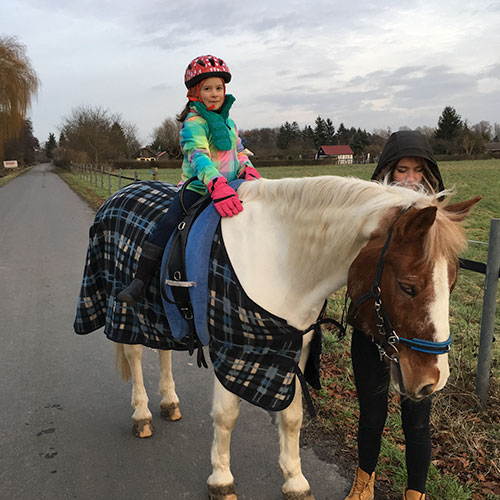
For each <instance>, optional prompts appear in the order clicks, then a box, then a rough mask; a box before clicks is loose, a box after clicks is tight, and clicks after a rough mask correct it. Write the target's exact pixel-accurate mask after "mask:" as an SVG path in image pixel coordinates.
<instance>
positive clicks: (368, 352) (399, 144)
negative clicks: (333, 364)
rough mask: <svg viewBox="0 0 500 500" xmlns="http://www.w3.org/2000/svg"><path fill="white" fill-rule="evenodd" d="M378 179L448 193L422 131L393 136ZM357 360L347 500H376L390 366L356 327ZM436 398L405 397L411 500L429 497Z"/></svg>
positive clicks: (354, 360)
mask: <svg viewBox="0 0 500 500" xmlns="http://www.w3.org/2000/svg"><path fill="white" fill-rule="evenodd" d="M372 180H375V181H383V180H387V181H389V182H394V183H397V184H401V185H404V186H407V187H409V188H411V189H415V188H417V187H419V186H423V187H424V188H425V189H426V190H428V191H429V192H440V191H442V190H443V189H444V186H443V180H442V178H441V174H440V172H439V168H438V166H437V163H436V160H435V158H434V154H433V152H432V149H431V147H430V144H429V142H428V141H427V140H426V139H425V137H423V136H422V135H421V134H419V133H418V132H413V131H401V132H395V133H393V134H392V135H391V136H390V137H389V139H388V141H387V143H386V145H385V146H384V150H383V151H382V154H381V156H380V158H379V162H378V165H377V168H376V169H375V171H374V173H373V176H372ZM351 358H352V365H353V370H354V378H355V383H356V390H357V394H358V400H359V407H360V416H359V426H358V460H359V462H358V467H357V468H356V475H355V479H354V484H353V486H352V489H351V491H350V493H349V495H348V496H347V497H346V500H373V499H374V480H375V472H374V471H375V467H376V465H377V461H378V456H379V453H380V444H381V439H382V431H383V429H384V426H385V420H386V418H387V401H388V392H389V382H390V373H389V366H388V365H387V363H386V362H385V361H384V360H381V359H380V355H379V351H378V348H377V346H376V345H375V344H374V343H373V342H372V340H371V338H369V337H368V336H367V335H365V334H364V333H363V332H361V331H360V330H357V329H354V331H353V334H352V343H351ZM430 411H431V398H425V399H424V400H422V401H419V402H414V401H411V400H410V399H408V398H401V419H402V424H403V431H404V435H405V443H406V469H407V472H408V482H407V488H405V489H404V492H403V498H404V499H405V500H423V499H425V483H426V481H427V473H428V470H429V465H430V460H431V441H430V427H429V419H430Z"/></svg>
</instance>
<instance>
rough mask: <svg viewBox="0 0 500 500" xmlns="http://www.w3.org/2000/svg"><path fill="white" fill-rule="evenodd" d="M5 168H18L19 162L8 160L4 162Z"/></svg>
mask: <svg viewBox="0 0 500 500" xmlns="http://www.w3.org/2000/svg"><path fill="white" fill-rule="evenodd" d="M3 166H4V167H5V168H17V160H7V161H4V162H3Z"/></svg>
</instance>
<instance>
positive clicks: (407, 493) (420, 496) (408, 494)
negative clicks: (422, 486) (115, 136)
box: [403, 488, 425, 500]
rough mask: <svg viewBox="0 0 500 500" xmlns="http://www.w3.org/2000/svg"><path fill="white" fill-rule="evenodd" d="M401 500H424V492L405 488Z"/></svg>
mask: <svg viewBox="0 0 500 500" xmlns="http://www.w3.org/2000/svg"><path fill="white" fill-rule="evenodd" d="M403 500H425V493H420V491H415V490H407V489H406V488H405V489H404V491H403Z"/></svg>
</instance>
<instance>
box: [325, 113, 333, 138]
mask: <svg viewBox="0 0 500 500" xmlns="http://www.w3.org/2000/svg"><path fill="white" fill-rule="evenodd" d="M325 137H326V142H325V144H335V127H334V126H333V122H332V120H330V118H327V119H326V120H325Z"/></svg>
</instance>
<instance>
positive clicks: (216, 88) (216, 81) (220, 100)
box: [200, 77, 225, 111]
mask: <svg viewBox="0 0 500 500" xmlns="http://www.w3.org/2000/svg"><path fill="white" fill-rule="evenodd" d="M200 97H201V100H202V102H203V104H204V105H205V106H206V107H207V109H210V110H212V111H217V110H218V109H220V108H221V106H222V105H223V104H224V97H225V92H224V82H223V81H222V79H221V78H217V77H212V78H207V79H206V80H203V82H201V88H200Z"/></svg>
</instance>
